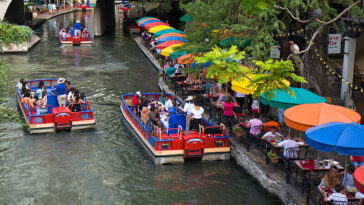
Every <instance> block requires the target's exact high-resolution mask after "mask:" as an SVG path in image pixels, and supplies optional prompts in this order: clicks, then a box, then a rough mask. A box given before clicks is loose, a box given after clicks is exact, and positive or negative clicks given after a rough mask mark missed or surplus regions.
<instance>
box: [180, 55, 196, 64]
mask: <svg viewBox="0 0 364 205" xmlns="http://www.w3.org/2000/svg"><path fill="white" fill-rule="evenodd" d="M194 58H195V55H194V54H192V53H189V54H186V55H183V56H181V57H178V59H177V62H178V63H181V64H187V63H192V61H193V59H194Z"/></svg>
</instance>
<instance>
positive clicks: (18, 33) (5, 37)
mask: <svg viewBox="0 0 364 205" xmlns="http://www.w3.org/2000/svg"><path fill="white" fill-rule="evenodd" d="M32 34H33V31H32V29H30V28H29V27H27V26H20V25H16V24H11V23H7V22H0V46H4V45H6V44H8V43H14V44H20V43H23V42H27V41H29V39H30V38H31V37H32Z"/></svg>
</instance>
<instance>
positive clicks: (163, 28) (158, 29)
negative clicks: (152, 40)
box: [149, 26, 173, 33]
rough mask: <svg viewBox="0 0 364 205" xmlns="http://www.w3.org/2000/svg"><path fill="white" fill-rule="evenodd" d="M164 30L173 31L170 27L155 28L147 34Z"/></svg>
mask: <svg viewBox="0 0 364 205" xmlns="http://www.w3.org/2000/svg"><path fill="white" fill-rule="evenodd" d="M166 29H173V28H172V27H170V26H156V27H153V28H151V29H149V32H150V33H156V32H158V31H162V30H166Z"/></svg>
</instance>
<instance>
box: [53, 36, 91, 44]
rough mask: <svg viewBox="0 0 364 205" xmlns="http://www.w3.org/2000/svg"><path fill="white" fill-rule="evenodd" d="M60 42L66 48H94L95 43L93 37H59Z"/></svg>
mask: <svg viewBox="0 0 364 205" xmlns="http://www.w3.org/2000/svg"><path fill="white" fill-rule="evenodd" d="M59 41H60V42H61V44H62V45H64V46H92V44H93V41H92V38H91V37H83V36H71V37H67V38H63V37H61V36H59Z"/></svg>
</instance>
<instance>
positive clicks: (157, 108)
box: [132, 91, 204, 131]
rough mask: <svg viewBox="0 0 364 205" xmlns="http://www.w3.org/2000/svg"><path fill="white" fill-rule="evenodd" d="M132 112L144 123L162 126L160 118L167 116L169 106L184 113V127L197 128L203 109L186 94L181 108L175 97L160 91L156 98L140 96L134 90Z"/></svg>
mask: <svg viewBox="0 0 364 205" xmlns="http://www.w3.org/2000/svg"><path fill="white" fill-rule="evenodd" d="M132 104H133V112H134V113H135V115H136V116H138V117H139V118H140V119H141V122H142V123H143V124H144V125H147V124H148V122H150V123H151V126H158V127H160V128H161V127H162V124H161V119H162V116H161V115H164V116H165V117H168V111H169V108H177V109H179V110H181V111H182V112H184V113H186V115H187V116H186V129H187V130H188V129H189V130H195V131H198V130H199V126H200V124H202V115H203V113H204V109H203V108H202V107H200V106H199V103H198V102H197V101H196V102H194V101H193V97H192V96H188V97H187V99H186V103H185V104H184V106H183V108H182V105H180V104H179V102H178V101H177V99H176V97H171V96H168V95H165V93H164V92H162V93H161V95H160V96H159V98H158V99H154V98H151V99H147V98H146V97H145V96H141V94H140V92H139V91H138V92H136V95H134V96H133V98H132Z"/></svg>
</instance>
